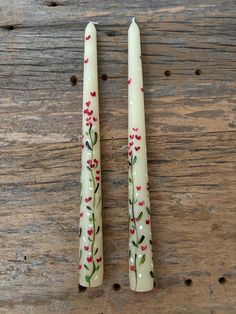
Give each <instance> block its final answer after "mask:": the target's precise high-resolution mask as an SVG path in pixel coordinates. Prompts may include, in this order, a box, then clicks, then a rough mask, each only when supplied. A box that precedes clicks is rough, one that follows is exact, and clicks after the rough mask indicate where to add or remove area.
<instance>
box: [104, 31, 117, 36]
mask: <svg viewBox="0 0 236 314" xmlns="http://www.w3.org/2000/svg"><path fill="white" fill-rule="evenodd" d="M106 34H107V36H109V37H115V36H116V32H114V31H111V32H106Z"/></svg>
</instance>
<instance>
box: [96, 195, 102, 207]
mask: <svg viewBox="0 0 236 314" xmlns="http://www.w3.org/2000/svg"><path fill="white" fill-rule="evenodd" d="M101 199H102V197H101V196H100V197H99V201H98V204H97V206H96V208H98V206H99V204H100V202H101Z"/></svg>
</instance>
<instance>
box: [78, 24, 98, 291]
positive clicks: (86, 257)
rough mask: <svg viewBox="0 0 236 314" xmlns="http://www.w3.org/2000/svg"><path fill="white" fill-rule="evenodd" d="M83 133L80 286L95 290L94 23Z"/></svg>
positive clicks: (88, 42)
mask: <svg viewBox="0 0 236 314" xmlns="http://www.w3.org/2000/svg"><path fill="white" fill-rule="evenodd" d="M82 133H83V135H82V169H81V195H80V254H79V283H80V285H82V286H85V287H96V286H99V285H101V284H102V281H103V239H102V200H101V198H102V197H101V159H100V132H99V104H98V70H97V34H96V28H95V26H94V23H93V22H90V23H89V24H88V25H87V27H86V29H85V48H84V81H83V126H82Z"/></svg>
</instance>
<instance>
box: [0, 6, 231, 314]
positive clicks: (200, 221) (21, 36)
mask: <svg viewBox="0 0 236 314" xmlns="http://www.w3.org/2000/svg"><path fill="white" fill-rule="evenodd" d="M134 15H135V16H136V17H137V20H138V22H139V26H140V29H141V34H142V59H143V70H144V83H145V100H146V121H147V139H148V157H149V172H150V187H151V203H152V212H153V235H154V236H153V238H154V239H153V242H154V261H155V269H156V282H157V288H156V289H154V291H152V292H150V293H148V294H145V295H140V294H134V293H132V292H131V291H130V290H129V287H128V278H127V276H128V271H127V267H128V263H127V261H128V258H127V255H128V254H127V253H128V252H127V243H128V230H127V228H128V224H127V140H126V138H127V131H126V130H127V28H128V25H129V23H130V19H131V17H132V16H134ZM235 16H236V5H235V1H233V0H225V1H223V0H214V1H211V0H205V1H203V0H198V1H195V0H190V1H187V2H186V1H184V0H172V1H168V0H165V1H164V0H160V1H158V2H157V1H152V0H149V1H141V0H138V1H129V2H127V1H119V2H113V1H100V2H96V4H95V5H94V4H93V5H91V2H89V1H84V2H83V1H77V0H70V1H69V0H27V1H26V0H17V1H14V0H11V1H4V0H0V38H1V41H0V96H1V97H0V169H1V171H0V188H1V194H0V217H1V219H0V313H4V314H5V313H6V314H8V313H17V314H20V313H34V314H36V313H39V314H42V313H80V312H81V313H90V314H98V313H104V314H105V313H106V314H110V313H136V312H137V311H139V312H140V313H151V314H152V313H153V314H154V313H181V314H189V313H194V314H195V313H196V314H205V313H207V314H209V313H211V314H220V313H222V314H223V313H224V314H225V313H227V314H231V313H232V314H235V309H236V301H235V294H236V290H235V289H236V284H235V283H236V264H235V261H236V253H235V252H236V240H235V239H236V237H235V236H236V234H235V230H236V228H235V227H236V226H235V224H236V223H235V222H236V219H235V218H236V217H235V215H236V214H235V204H236V196H235V186H236V175H235V173H236V171H235V170H236V169H235V168H236V166H235V165H236V157H235V156H236V154H235V153H236V151H235V149H236V141H235V132H236V107H235V101H236V93H235V87H236V84H235V82H236V71H235V69H236V60H235V52H236V48H235V43H234V42H235V35H236V28H235ZM89 20H96V21H99V22H100V23H99V25H98V51H99V77H100V112H101V132H102V168H103V195H104V198H103V208H104V211H103V213H104V244H105V252H104V253H105V282H104V285H103V286H102V287H100V288H97V289H88V290H86V291H83V290H80V292H79V291H78V275H77V272H76V267H77V258H78V221H79V211H78V204H79V179H80V153H81V152H80V147H79V145H80V144H79V142H78V136H79V134H80V131H81V101H82V98H81V95H82V71H83V68H82V67H83V30H84V27H85V25H86V23H87V22H88V21H89ZM166 70H168V71H169V72H165V71H166ZM196 70H198V71H197V72H195V71H196ZM199 70H200V71H199ZM168 75H169V76H168ZM73 76H74V77H73ZM71 77H73V78H72V81H71ZM220 278H221V279H220ZM187 279H191V280H192V281H186V282H185V280H187ZM219 279H220V281H219ZM114 283H119V284H120V285H121V288H120V289H119V290H118V291H116V290H115V289H112V287H113V284H114Z"/></svg>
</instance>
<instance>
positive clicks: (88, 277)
mask: <svg viewBox="0 0 236 314" xmlns="http://www.w3.org/2000/svg"><path fill="white" fill-rule="evenodd" d="M85 280H86V281H87V282H88V283H90V276H88V275H87V276H85Z"/></svg>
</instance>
